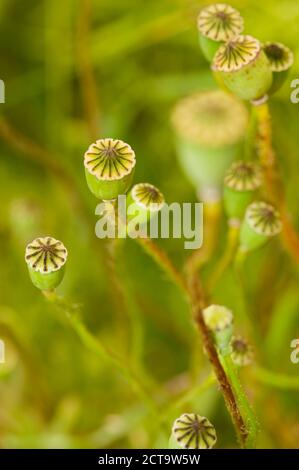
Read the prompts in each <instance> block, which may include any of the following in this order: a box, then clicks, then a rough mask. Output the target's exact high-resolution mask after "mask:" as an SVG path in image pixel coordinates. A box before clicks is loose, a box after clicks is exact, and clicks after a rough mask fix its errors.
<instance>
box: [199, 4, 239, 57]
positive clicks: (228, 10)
mask: <svg viewBox="0 0 299 470" xmlns="http://www.w3.org/2000/svg"><path fill="white" fill-rule="evenodd" d="M197 27H198V31H199V43H200V47H201V49H202V52H203V54H204V56H205V57H206V59H207V60H208V61H211V60H213V57H214V55H215V53H216V52H217V50H218V49H219V46H220V45H221V43H222V42H225V41H228V40H229V39H230V38H231V37H234V36H236V35H238V34H240V33H241V32H242V31H243V28H244V21H243V18H242V16H241V15H240V13H239V12H238V11H237V10H235V8H233V7H231V6H230V5H226V4H225V3H216V4H214V5H209V6H207V7H206V8H203V9H202V10H201V11H200V13H199V15H198V19H197Z"/></svg>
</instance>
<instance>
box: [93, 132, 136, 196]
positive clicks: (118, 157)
mask: <svg viewBox="0 0 299 470" xmlns="http://www.w3.org/2000/svg"><path fill="white" fill-rule="evenodd" d="M135 164H136V158H135V152H134V151H133V149H132V148H131V147H130V145H128V144H126V143H125V142H123V141H122V140H119V139H110V138H108V139H100V140H97V141H96V142H95V143H93V144H91V145H90V146H89V148H88V150H87V151H86V152H85V154H84V166H85V174H86V179H87V184H88V187H89V189H90V191H91V192H92V193H93V194H94V195H95V196H96V197H97V198H99V199H103V200H111V199H115V198H117V196H118V195H120V194H125V193H126V192H127V191H128V189H129V187H130V185H131V183H132V179H133V174H134V169H135Z"/></svg>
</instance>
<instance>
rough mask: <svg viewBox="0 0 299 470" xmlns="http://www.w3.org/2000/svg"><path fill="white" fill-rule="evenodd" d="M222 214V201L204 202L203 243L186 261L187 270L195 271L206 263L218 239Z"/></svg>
mask: <svg viewBox="0 0 299 470" xmlns="http://www.w3.org/2000/svg"><path fill="white" fill-rule="evenodd" d="M220 215H221V204H220V201H216V202H205V203H204V224H203V230H204V235H203V245H202V247H200V248H199V249H198V250H195V251H194V252H193V253H192V255H190V256H189V258H188V259H187V261H186V266H185V269H186V271H190V270H192V271H195V270H197V269H200V268H201V267H202V266H203V265H204V264H206V263H207V262H208V261H209V259H210V258H211V256H212V255H213V252H214V250H215V246H216V243H217V240H218V236H217V233H218V225H219V220H220Z"/></svg>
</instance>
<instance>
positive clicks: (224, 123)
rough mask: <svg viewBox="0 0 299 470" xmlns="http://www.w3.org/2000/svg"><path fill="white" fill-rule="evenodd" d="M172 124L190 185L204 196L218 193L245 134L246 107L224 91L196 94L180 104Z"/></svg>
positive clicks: (179, 156)
mask: <svg viewBox="0 0 299 470" xmlns="http://www.w3.org/2000/svg"><path fill="white" fill-rule="evenodd" d="M172 124H173V128H174V130H175V133H176V146H177V154H178V158H179V162H180V164H181V166H182V169H183V170H184V172H185V174H186V176H187V177H188V179H189V180H190V182H191V183H192V184H193V185H194V186H195V189H196V190H198V189H200V190H201V193H202V194H203V193H204V192H206V193H208V192H209V191H210V190H212V191H214V190H215V189H216V190H217V192H219V191H218V190H219V188H221V186H222V183H223V177H224V174H225V171H226V170H227V168H228V167H229V166H230V164H231V163H232V162H233V161H234V159H235V158H236V155H237V154H238V153H239V150H240V144H241V142H242V139H243V138H244V135H245V133H246V129H247V124H248V112H247V109H246V106H245V105H244V104H243V103H242V102H241V101H240V100H239V99H237V98H236V97H234V96H233V95H232V94H228V93H225V92H224V91H221V90H211V91H207V92H201V93H195V94H193V95H191V96H188V97H187V98H184V99H182V100H181V101H179V103H178V104H177V106H176V107H175V109H174V111H173V114H172Z"/></svg>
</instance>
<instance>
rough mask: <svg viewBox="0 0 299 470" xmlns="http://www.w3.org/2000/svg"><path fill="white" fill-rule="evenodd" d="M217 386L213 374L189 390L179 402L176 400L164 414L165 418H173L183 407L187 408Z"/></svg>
mask: <svg viewBox="0 0 299 470" xmlns="http://www.w3.org/2000/svg"><path fill="white" fill-rule="evenodd" d="M215 384H217V380H216V377H215V374H213V373H211V374H210V375H209V376H208V377H207V378H206V379H205V380H204V382H202V383H201V384H199V385H196V386H194V387H192V388H191V389H188V390H187V391H186V392H185V393H183V394H182V395H181V396H180V397H179V398H178V399H177V400H175V401H174V402H173V403H172V404H171V405H170V406H169V407H168V408H166V410H165V412H163V416H165V418H167V417H172V415H173V414H175V413H176V412H178V411H179V410H180V409H182V408H183V406H185V405H186V404H187V403H190V402H192V401H193V400H194V399H195V398H196V397H198V396H199V395H201V394H202V393H204V392H205V391H206V390H209V388H211V387H212V386H213V385H215Z"/></svg>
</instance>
